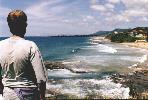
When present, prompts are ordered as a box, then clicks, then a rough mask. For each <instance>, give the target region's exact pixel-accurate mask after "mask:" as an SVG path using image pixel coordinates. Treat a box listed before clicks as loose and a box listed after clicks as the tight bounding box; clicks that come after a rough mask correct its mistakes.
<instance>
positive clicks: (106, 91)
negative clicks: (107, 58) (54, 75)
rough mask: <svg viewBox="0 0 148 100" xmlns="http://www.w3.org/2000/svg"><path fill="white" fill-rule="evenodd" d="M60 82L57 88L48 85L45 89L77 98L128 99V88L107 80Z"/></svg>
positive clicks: (68, 80) (67, 80) (70, 80)
mask: <svg viewBox="0 0 148 100" xmlns="http://www.w3.org/2000/svg"><path fill="white" fill-rule="evenodd" d="M62 82H63V83H60V84H62V85H60V87H59V85H58V88H55V87H52V85H51V84H48V86H47V88H48V89H51V88H52V89H53V88H54V89H56V90H57V89H58V90H59V91H61V92H60V93H63V94H71V95H75V96H77V97H79V98H84V97H85V96H87V95H91V94H92V95H101V96H102V97H104V98H106V97H107V98H112V99H128V97H129V88H125V87H122V86H121V84H116V83H114V82H112V81H111V80H109V79H103V80H96V79H76V80H72V79H64V80H63V81H62ZM98 99H99V98H98Z"/></svg>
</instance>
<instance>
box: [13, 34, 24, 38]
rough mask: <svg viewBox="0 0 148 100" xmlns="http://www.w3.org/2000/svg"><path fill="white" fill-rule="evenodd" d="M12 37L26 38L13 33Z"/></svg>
mask: <svg viewBox="0 0 148 100" xmlns="http://www.w3.org/2000/svg"><path fill="white" fill-rule="evenodd" d="M11 37H12V38H16V39H17V38H24V36H18V35H12V36H11Z"/></svg>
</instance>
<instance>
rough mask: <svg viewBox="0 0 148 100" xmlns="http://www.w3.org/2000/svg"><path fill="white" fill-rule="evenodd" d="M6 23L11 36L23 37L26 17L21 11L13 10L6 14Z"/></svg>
mask: <svg viewBox="0 0 148 100" xmlns="http://www.w3.org/2000/svg"><path fill="white" fill-rule="evenodd" d="M7 22H8V25H9V28H10V32H11V33H12V34H13V35H17V36H21V37H23V36H24V35H25V33H26V27H27V16H26V14H25V13H24V12H23V11H21V10H14V11H12V12H10V13H9V14H8V17H7Z"/></svg>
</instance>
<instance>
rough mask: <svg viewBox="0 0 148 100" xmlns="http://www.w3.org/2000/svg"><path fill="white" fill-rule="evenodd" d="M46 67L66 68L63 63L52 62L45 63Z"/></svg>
mask: <svg viewBox="0 0 148 100" xmlns="http://www.w3.org/2000/svg"><path fill="white" fill-rule="evenodd" d="M44 64H45V67H46V68H47V69H51V70H52V69H64V68H66V66H65V65H64V64H62V62H50V61H45V62H44Z"/></svg>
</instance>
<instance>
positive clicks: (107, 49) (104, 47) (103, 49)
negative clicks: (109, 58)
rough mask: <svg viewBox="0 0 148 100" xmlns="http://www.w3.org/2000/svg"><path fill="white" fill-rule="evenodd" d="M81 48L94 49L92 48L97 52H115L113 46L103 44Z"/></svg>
mask: <svg viewBox="0 0 148 100" xmlns="http://www.w3.org/2000/svg"><path fill="white" fill-rule="evenodd" d="M83 49H94V50H97V51H98V52H105V53H116V52H117V50H116V49H115V48H113V47H111V46H107V45H103V44H97V45H92V46H87V47H86V48H83Z"/></svg>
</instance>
